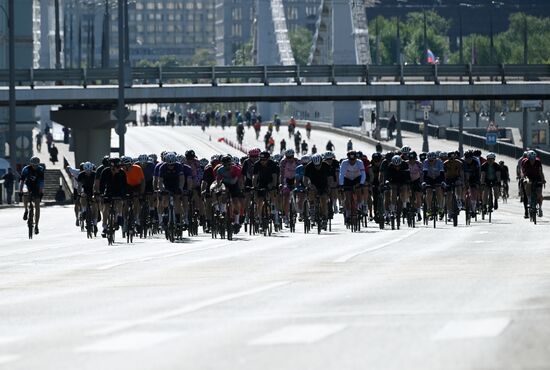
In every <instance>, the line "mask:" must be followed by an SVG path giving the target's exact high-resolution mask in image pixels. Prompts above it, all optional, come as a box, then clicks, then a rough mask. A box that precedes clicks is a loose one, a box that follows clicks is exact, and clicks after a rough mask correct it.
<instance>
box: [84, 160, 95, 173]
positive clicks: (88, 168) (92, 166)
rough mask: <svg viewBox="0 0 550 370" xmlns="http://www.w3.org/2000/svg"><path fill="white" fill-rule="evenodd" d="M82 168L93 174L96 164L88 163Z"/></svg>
mask: <svg viewBox="0 0 550 370" xmlns="http://www.w3.org/2000/svg"><path fill="white" fill-rule="evenodd" d="M82 167H83V168H84V171H88V172H91V171H93V170H94V164H93V163H92V162H86V163H84V166H82Z"/></svg>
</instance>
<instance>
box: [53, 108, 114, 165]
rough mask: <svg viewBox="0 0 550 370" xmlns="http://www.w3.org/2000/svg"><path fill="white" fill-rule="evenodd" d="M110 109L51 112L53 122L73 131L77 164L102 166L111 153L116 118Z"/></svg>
mask: <svg viewBox="0 0 550 370" xmlns="http://www.w3.org/2000/svg"><path fill="white" fill-rule="evenodd" d="M112 112H113V110H110V109H64V108H61V109H59V110H57V111H51V112H50V117H51V119H52V121H54V122H57V123H59V124H61V125H63V126H65V127H69V128H70V129H71V135H72V137H73V143H74V151H75V153H74V156H75V162H76V164H79V163H82V162H86V161H90V162H93V163H95V164H100V163H101V159H102V158H103V156H104V155H108V154H110V153H111V129H112V128H113V127H114V126H115V124H116V118H115V117H114V116H113V114H112Z"/></svg>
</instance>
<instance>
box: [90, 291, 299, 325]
mask: <svg viewBox="0 0 550 370" xmlns="http://www.w3.org/2000/svg"><path fill="white" fill-rule="evenodd" d="M287 284H290V281H279V282H276V283H272V284H268V285H264V286H261V287H258V288H254V289H249V290H244V291H242V292H238V293H232V294H226V295H223V296H221V297H217V298H212V299H207V300H205V301H202V302H197V303H193V304H189V305H187V306H183V307H181V308H178V309H175V310H170V311H165V312H161V313H158V314H155V315H151V316H148V317H144V318H141V319H137V320H132V321H125V322H121V323H119V324H115V325H111V326H108V327H105V328H103V329H98V330H94V331H92V332H91V333H89V335H106V334H112V333H116V332H118V331H123V330H126V329H129V328H132V327H135V326H138V325H143V324H150V323H154V322H157V321H161V320H165V319H168V318H171V317H175V316H180V315H184V314H187V313H191V312H195V311H198V310H200V309H203V308H206V307H209V306H214V305H217V304H220V303H223V302H227V301H231V300H233V299H237V298H242V297H246V296H249V295H253V294H258V293H262V292H265V291H268V290H271V289H275V288H278V287H280V286H283V285H287Z"/></svg>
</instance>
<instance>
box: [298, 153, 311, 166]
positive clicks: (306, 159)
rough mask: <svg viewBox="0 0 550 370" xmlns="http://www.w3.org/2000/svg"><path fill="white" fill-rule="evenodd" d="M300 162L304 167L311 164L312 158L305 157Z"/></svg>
mask: <svg viewBox="0 0 550 370" xmlns="http://www.w3.org/2000/svg"><path fill="white" fill-rule="evenodd" d="M300 162H302V164H303V165H306V164H308V163H309V162H311V157H310V156H309V155H304V156H302V158H300Z"/></svg>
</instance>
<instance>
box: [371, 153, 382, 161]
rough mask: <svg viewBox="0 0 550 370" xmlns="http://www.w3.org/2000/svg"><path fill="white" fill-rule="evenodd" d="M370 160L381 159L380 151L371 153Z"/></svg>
mask: <svg viewBox="0 0 550 370" xmlns="http://www.w3.org/2000/svg"><path fill="white" fill-rule="evenodd" d="M372 160H373V161H380V160H382V153H378V152H375V153H372Z"/></svg>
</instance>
